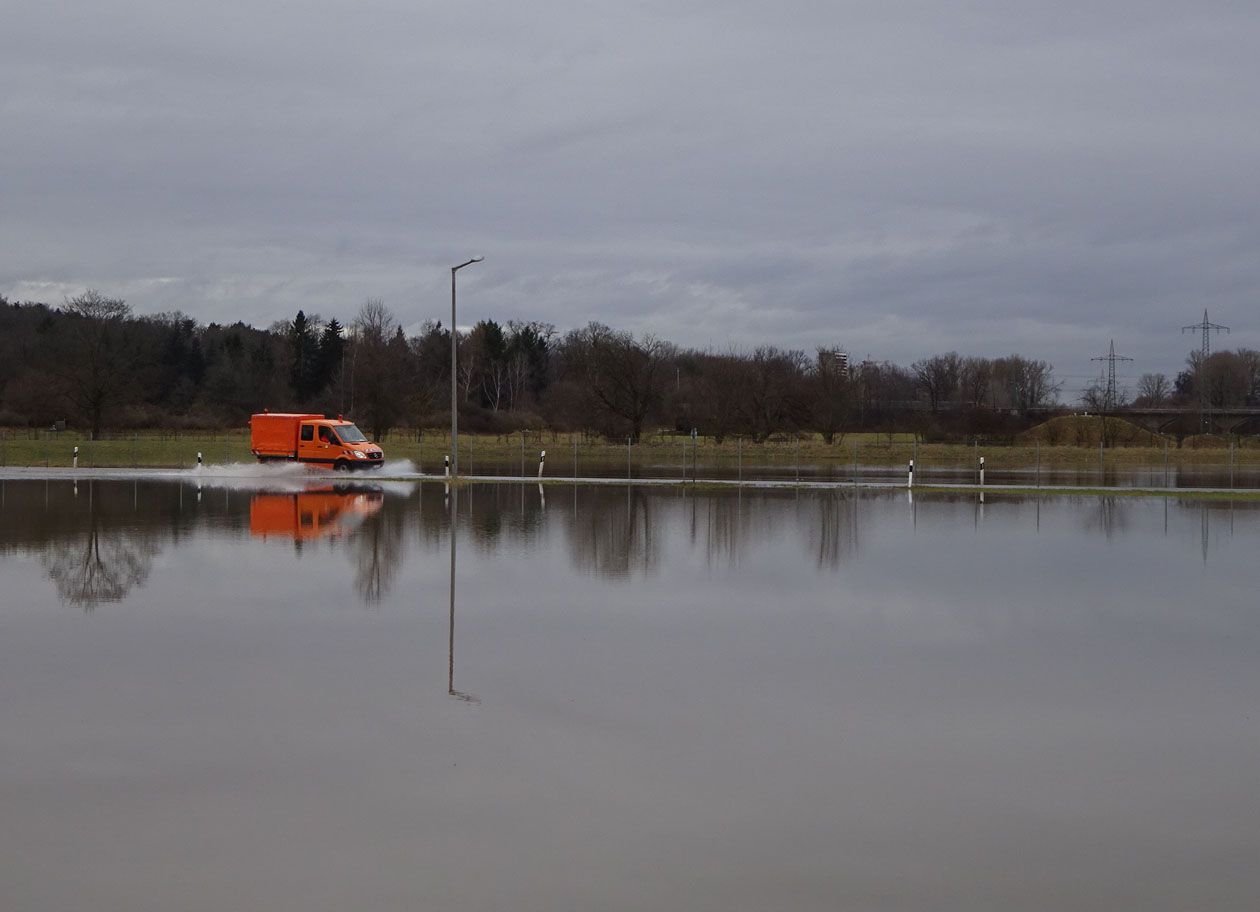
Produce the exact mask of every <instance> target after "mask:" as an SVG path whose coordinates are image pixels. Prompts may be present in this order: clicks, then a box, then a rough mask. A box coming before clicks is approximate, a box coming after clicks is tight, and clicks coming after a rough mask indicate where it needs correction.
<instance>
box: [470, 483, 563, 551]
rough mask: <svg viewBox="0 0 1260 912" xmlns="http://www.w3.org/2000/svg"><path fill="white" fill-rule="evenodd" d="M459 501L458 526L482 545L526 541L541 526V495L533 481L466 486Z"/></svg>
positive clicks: (535, 533) (536, 532) (490, 545)
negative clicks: (530, 482)
mask: <svg viewBox="0 0 1260 912" xmlns="http://www.w3.org/2000/svg"><path fill="white" fill-rule="evenodd" d="M459 501H460V504H459V508H460V527H461V528H462V529H463V530H464V532H466V533H467V534H468V535H470V536H471V537H472V539H473V541H475V542H477V543H478V544H479V545H482V546H484V547H489V548H493V547H495V546H497V545H498V544H499V543H500V542H502V541H505V540H506V541H522V540H528V539H531V538H533V537H534V536H535V535H537V534H538V532H539V530H540V529H541V528H542V522H543V506H542V497H541V496H539V492H538V486H537V485H534V484H527V483H526V484H519V485H517V484H498V485H486V486H481V487H479V486H476V485H470V486H468V487H467V488H465V489H464V490H463V491H462V492H460V495H459Z"/></svg>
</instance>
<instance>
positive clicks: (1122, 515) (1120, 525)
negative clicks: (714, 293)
mask: <svg viewBox="0 0 1260 912" xmlns="http://www.w3.org/2000/svg"><path fill="white" fill-rule="evenodd" d="M1123 500H1124V498H1121V497H1104V496H1100V497H1098V498H1097V501H1098V502H1097V505H1096V506H1095V507H1094V509H1092V510H1087V511H1086V512H1085V520H1084V526H1085V531H1087V532H1101V533H1102V534H1103V535H1105V536H1106V537H1107V538H1111V537H1112V536H1113V535H1115V534H1116V533H1117V532H1123V531H1125V530H1126V529H1127V528H1129V509H1128V508H1129V504H1126V503H1122V501H1123Z"/></svg>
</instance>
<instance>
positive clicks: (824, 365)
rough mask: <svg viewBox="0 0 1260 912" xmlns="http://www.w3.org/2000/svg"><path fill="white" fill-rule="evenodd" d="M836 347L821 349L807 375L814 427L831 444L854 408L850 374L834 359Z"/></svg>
mask: <svg viewBox="0 0 1260 912" xmlns="http://www.w3.org/2000/svg"><path fill="white" fill-rule="evenodd" d="M835 351H836V349H835V348H823V347H820V348H819V349H818V353H817V359H816V360H815V361H814V364H813V367H812V369H811V371H810V375H809V400H810V412H811V417H812V418H813V423H814V427H816V428H817V429H818V432H819V433H820V434H822V437H823V440H824V441H825V442H826V443H828V444H830V443H833V442H834V441H835V438H836V434H837V433H839V432H840V429H841V427H842V425H843V423H844V421H845V420H846V419H847V418H848V417H849V414H850V412H851V411H852V408H853V401H852V399H853V397H852V388H851V386H850V384H849V371H848V369H847V368H846V367H844V366H842V364H841V362H840V360H839V359H838V358H837V357H836V356H835Z"/></svg>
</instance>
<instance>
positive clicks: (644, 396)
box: [566, 323, 672, 440]
mask: <svg viewBox="0 0 1260 912" xmlns="http://www.w3.org/2000/svg"><path fill="white" fill-rule="evenodd" d="M566 343H567V344H566V348H567V349H568V352H569V357H570V358H571V359H573V360H574V361H575V362H576V363H577V364H580V368H581V370H582V372H583V373H584V375H585V379H586V390H587V393H588V394H589V396H590V400H591V405H592V406H594V408H595V409H596V410H598V411H599V412H600V413H602V415H603V417H604V419H605V420H604V421H603V426H604V427H603V429H604V431H605V433H610V432H611V433H618V434H620V432H622V431H625V432H626V433H627V434H629V436H630V437H631V438H633V439H634V440H638V439H639V438H640V437H641V436H642V435H643V427H644V424H645V422H646V421H647V418H648V415H649V414H650V413H651V411H652V409H654V408H655V407H656V406H657V405H658V403H659V402H660V400H661V393H662V390H661V383H662V379H663V374H664V364H665V359H666V357H667V356H668V355H670V354H672V349H671V347H670V346H669V345H667V344H666V343H664V342H661V341H660V340H658V339H655V338H653V337H651V336H646V337H644V338H643V339H642V340H641V341H639V340H636V339H635V338H634V337H633V336H632V335H630V334H629V333H627V332H619V331H617V330H613V329H610V328H609V327H607V326H604V325H603V324H602V323H591V324H590V325H588V326H587V327H586V328H585V329H581V330H575V331H574V332H572V333H570V334H569V338H568V339H567V340H566ZM609 419H611V420H609Z"/></svg>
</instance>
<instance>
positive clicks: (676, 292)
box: [0, 0, 1260, 398]
mask: <svg viewBox="0 0 1260 912" xmlns="http://www.w3.org/2000/svg"><path fill="white" fill-rule="evenodd" d="M2 18H3V34H4V42H3V47H4V52H3V54H2V55H0V112H2V117H0V124H2V125H3V141H2V142H0V181H2V182H3V183H2V186H0V293H4V294H6V295H8V296H9V297H10V298H16V299H20V300H44V301H48V302H53V303H56V302H60V301H61V299H62V297H63V296H64V295H66V294H72V293H75V292H77V291H79V290H82V289H83V288H85V287H95V288H97V289H99V290H101V291H104V292H107V293H110V294H115V295H118V296H121V297H124V298H126V299H127V300H128V302H129V303H131V304H132V305H133V306H134V307H135V308H136V310H138V311H141V312H154V311H164V310H183V311H185V312H187V313H189V314H190V315H193V316H195V317H197V318H198V319H201V320H203V321H209V320H217V321H233V320H238V319H240V320H245V321H247V322H250V323H254V324H258V325H266V324H268V323H270V322H272V321H273V320H276V319H280V318H284V317H291V316H292V314H293V313H294V312H295V311H296V310H297V309H298V308H299V307H303V308H305V309H306V310H307V311H308V312H312V311H313V312H317V313H319V314H321V315H323V316H325V317H329V316H336V317H338V318H340V319H341V320H342V321H343V322H348V321H349V319H350V318H351V317H352V316H353V314H354V312H355V311H356V310H357V308H358V306H359V305H360V304H361V303H362V301H363V299H364V298H366V297H369V296H371V297H380V298H383V299H384V300H385V302H386V304H387V305H389V306H390V307H391V308H392V309H393V310H394V311H395V312H396V313H397V314H398V315H399V316H400V317H401V318H402V320H403V321H404V323H406V324H408V325H416V324H419V323H420V322H421V321H423V320H425V319H433V318H443V317H444V314H445V313H446V310H447V308H449V272H448V271H447V269H448V267H449V266H450V265H452V264H453V263H455V262H458V261H460V260H461V259H463V258H466V257H467V256H469V255H472V254H478V253H481V254H484V255H485V256H486V261H485V263H483V264H480V265H477V266H474V267H470V268H469V269H467V270H465V271H464V272H461V273H460V276H461V296H460V301H461V320H460V322H461V323H465V322H472V320H474V319H476V318H478V317H482V316H490V317H494V318H497V319H500V320H507V319H518V318H530V319H542V320H547V321H550V322H553V323H555V324H556V325H557V326H558V327H560V328H562V329H564V328H569V327H572V326H576V325H581V324H584V323H585V322H587V321H589V320H592V319H597V320H601V321H604V322H607V323H610V324H612V325H615V326H618V327H623V328H626V329H631V330H633V331H635V332H637V333H647V332H650V333H654V334H656V335H659V336H664V337H667V338H670V339H673V340H675V341H678V342H681V343H684V344H691V345H698V346H708V345H712V346H715V347H720V348H725V347H728V346H731V345H735V346H749V345H753V344H757V343H763V342H771V343H775V344H779V345H785V346H792V347H802V348H809V349H812V348H813V347H814V346H816V345H818V344H832V343H835V344H839V345H841V346H843V347H845V348H847V349H848V350H849V351H851V352H852V353H853V354H854V355H855V356H857V357H863V356H866V355H870V356H872V357H874V358H877V359H883V358H889V359H893V360H897V361H901V362H908V361H911V360H913V359H915V358H917V357H921V356H923V355H925V354H929V353H932V352H937V351H944V350H949V349H956V350H958V351H960V352H962V353H964V354H988V355H996V354H1002V353H1007V352H1010V351H1019V352H1022V353H1025V354H1028V355H1033V356H1037V357H1042V358H1046V359H1048V360H1050V361H1052V362H1053V363H1054V364H1055V366H1056V369H1057V372H1058V374H1059V375H1060V376H1061V377H1063V378H1065V379H1066V380H1067V387H1066V389H1065V398H1071V397H1072V395H1073V394H1074V391H1075V390H1076V389H1079V387H1080V385H1081V383H1082V382H1083V379H1084V375H1086V374H1089V373H1091V372H1095V371H1096V370H1097V367H1098V365H1093V364H1091V363H1090V361H1089V357H1090V355H1094V354H1101V353H1102V352H1104V351H1105V349H1106V345H1107V341H1108V339H1110V338H1112V337H1114V338H1115V340H1116V346H1117V351H1119V352H1121V353H1123V354H1129V355H1132V356H1134V357H1135V358H1137V359H1138V360H1137V361H1136V362H1135V363H1134V364H1133V365H1126V368H1125V369H1122V371H1121V373H1122V374H1123V375H1126V376H1128V377H1133V376H1136V375H1137V374H1140V373H1142V372H1145V371H1157V370H1162V371H1166V372H1168V373H1170V374H1171V373H1173V372H1175V371H1176V370H1177V368H1178V367H1179V366H1180V364H1181V362H1182V360H1183V358H1184V356H1185V353H1186V351H1187V349H1188V348H1189V347H1190V345H1191V344H1192V343H1196V342H1197V337H1196V338H1195V339H1192V338H1191V337H1188V336H1187V337H1185V338H1183V337H1181V336H1180V335H1179V329H1180V327H1181V325H1182V324H1185V323H1190V322H1193V321H1195V320H1197V319H1198V318H1199V317H1200V316H1201V315H1202V312H1203V310H1204V308H1207V309H1208V310H1209V311H1210V314H1211V317H1212V318H1213V320H1215V321H1217V322H1220V323H1227V324H1230V325H1231V326H1232V327H1233V328H1234V334H1233V336H1232V337H1230V338H1229V339H1228V340H1225V339H1222V343H1225V344H1228V345H1230V346H1236V345H1250V346H1255V347H1260V312H1258V310H1257V306H1256V304H1257V302H1258V301H1260V294H1258V292H1260V255H1258V253H1260V213H1258V207H1257V204H1258V203H1260V189H1258V188H1260V178H1258V176H1257V173H1256V172H1257V163H1258V162H1260V116H1258V114H1260V14H1258V13H1257V7H1256V5H1255V3H1254V2H1237V3H1221V2H1196V3H1186V2H1175V3H1172V2H1159V0H1142V2H1137V0H1124V2H1098V0H1095V2H1089V3H1066V2H1055V3H1020V2H1012V0H1005V2H992V3H980V2H959V0H955V2H951V3H941V2H939V0H932V2H922V3H920V2H896V0H882V2H871V3H843V2H816V3H815V2H798V3H788V2H780V3H747V2H743V3H742V2H736V0H725V2H720V3H718V2H714V3H707V2H686V0H669V2H659V3H627V2H624V0H623V2H620V3H616V4H605V3H599V2H591V0H584V2H568V3H557V2H537V3H519V2H514V3H500V2H486V0H482V2H477V3H458V2H449V0H448V2H445V3H442V4H432V3H423V2H415V0H398V2H392V3H384V2H374V0H373V2H363V0H357V2H338V3H333V2H327V0H319V2H312V0H305V2H302V3H279V2H272V0H247V2H236V0H217V2H214V3H204V2H201V3H195V4H194V3H179V2H172V0H111V2H108V3H95V4H86V3H81V2H71V3H67V2H42V3H37V2H27V0H17V2H14V0H7V2H4V4H3V17H2ZM1130 382H1131V381H1130Z"/></svg>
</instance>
